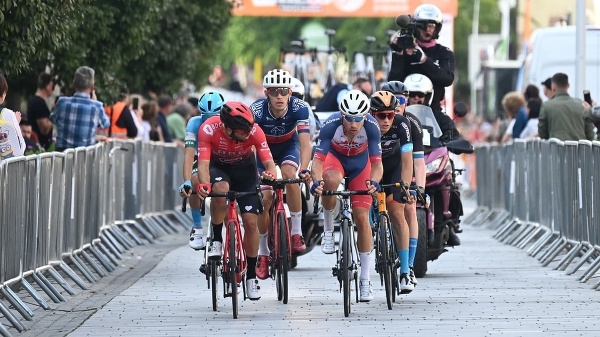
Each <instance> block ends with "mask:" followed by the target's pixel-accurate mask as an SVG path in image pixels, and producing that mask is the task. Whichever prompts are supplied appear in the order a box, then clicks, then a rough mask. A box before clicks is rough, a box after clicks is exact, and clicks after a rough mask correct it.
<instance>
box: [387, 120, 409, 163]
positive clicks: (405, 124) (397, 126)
mask: <svg viewBox="0 0 600 337" xmlns="http://www.w3.org/2000/svg"><path fill="white" fill-rule="evenodd" d="M412 150H413V144H412V140H411V133H410V122H409V121H408V119H406V117H404V116H402V115H395V116H394V121H393V122H392V125H391V126H390V129H389V130H388V132H386V133H385V134H382V135H381V157H382V158H383V160H384V161H385V159H386V158H395V160H397V159H398V158H399V156H400V154H401V153H405V152H412Z"/></svg>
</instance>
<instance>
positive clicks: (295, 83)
mask: <svg viewBox="0 0 600 337" xmlns="http://www.w3.org/2000/svg"><path fill="white" fill-rule="evenodd" d="M292 93H293V94H299V95H302V96H304V84H302V82H300V80H299V79H297V78H295V77H292Z"/></svg>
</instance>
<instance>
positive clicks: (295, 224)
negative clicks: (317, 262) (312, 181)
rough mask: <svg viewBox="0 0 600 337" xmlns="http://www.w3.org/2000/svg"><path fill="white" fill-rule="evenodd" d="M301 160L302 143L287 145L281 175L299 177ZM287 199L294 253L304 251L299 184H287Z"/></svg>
mask: <svg viewBox="0 0 600 337" xmlns="http://www.w3.org/2000/svg"><path fill="white" fill-rule="evenodd" d="M299 162H300V144H298V143H297V142H294V143H290V144H289V145H287V151H286V152H285V154H284V156H283V158H282V160H281V176H282V177H283V178H284V179H294V178H296V177H297V172H298V163H299ZM286 201H287V204H288V207H289V209H290V217H291V219H292V221H291V226H292V228H291V241H292V247H291V248H292V253H302V252H303V251H305V250H306V244H305V243H304V239H303V238H302V194H301V192H300V186H299V185H298V184H289V185H287V186H286Z"/></svg>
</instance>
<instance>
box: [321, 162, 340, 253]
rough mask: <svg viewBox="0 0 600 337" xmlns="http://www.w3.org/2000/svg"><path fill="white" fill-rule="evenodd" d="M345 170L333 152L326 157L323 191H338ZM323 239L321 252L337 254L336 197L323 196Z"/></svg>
mask: <svg viewBox="0 0 600 337" xmlns="http://www.w3.org/2000/svg"><path fill="white" fill-rule="evenodd" d="M343 172H344V168H343V167H342V163H341V162H340V160H339V159H338V158H337V157H335V156H334V155H333V154H332V153H331V152H330V153H328V154H327V157H325V161H324V162H323V183H324V186H323V190H334V191H335V190H337V188H338V186H340V183H341V182H342V179H343V178H344V173H343ZM322 199H323V201H322V203H323V213H324V214H323V215H324V221H323V239H322V241H321V250H322V251H323V253H325V254H333V253H334V252H335V239H334V238H333V230H334V226H333V217H334V214H333V213H334V211H335V204H336V202H337V198H336V197H335V196H323V198H322Z"/></svg>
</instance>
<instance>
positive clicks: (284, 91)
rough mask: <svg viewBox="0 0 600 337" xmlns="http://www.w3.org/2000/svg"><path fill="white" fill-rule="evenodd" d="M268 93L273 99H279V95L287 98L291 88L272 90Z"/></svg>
mask: <svg viewBox="0 0 600 337" xmlns="http://www.w3.org/2000/svg"><path fill="white" fill-rule="evenodd" d="M267 93H268V94H269V96H271V97H277V95H281V96H287V95H288V94H289V93H290V88H270V89H269V90H267Z"/></svg>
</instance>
